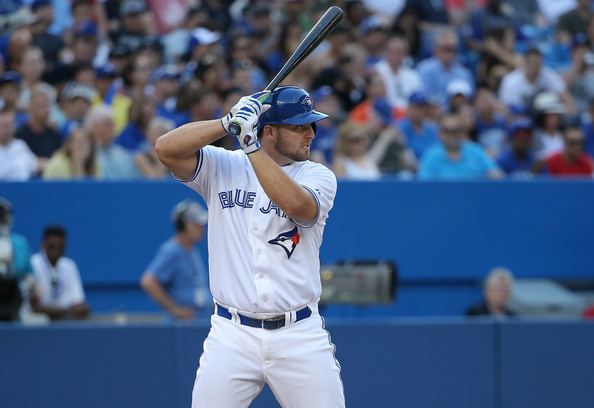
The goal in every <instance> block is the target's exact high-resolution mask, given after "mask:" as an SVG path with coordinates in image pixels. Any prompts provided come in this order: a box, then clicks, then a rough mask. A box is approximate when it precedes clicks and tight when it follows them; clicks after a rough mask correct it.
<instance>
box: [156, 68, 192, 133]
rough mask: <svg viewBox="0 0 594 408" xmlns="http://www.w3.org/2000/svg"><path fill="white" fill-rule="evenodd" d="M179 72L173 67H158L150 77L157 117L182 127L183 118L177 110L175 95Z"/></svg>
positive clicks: (177, 87) (178, 85) (178, 82)
mask: <svg viewBox="0 0 594 408" xmlns="http://www.w3.org/2000/svg"><path fill="white" fill-rule="evenodd" d="M180 76H181V75H180V72H179V70H178V69H177V67H176V66H175V65H164V66H161V67H159V68H158V69H157V70H156V71H155V72H153V75H152V83H153V92H152V96H153V99H154V101H155V109H156V114H157V116H161V117H163V118H167V119H170V120H172V121H173V122H174V123H175V124H176V126H179V125H182V124H183V121H184V118H183V117H182V116H183V115H182V113H181V112H179V111H178V110H177V95H178V94H179V88H180Z"/></svg>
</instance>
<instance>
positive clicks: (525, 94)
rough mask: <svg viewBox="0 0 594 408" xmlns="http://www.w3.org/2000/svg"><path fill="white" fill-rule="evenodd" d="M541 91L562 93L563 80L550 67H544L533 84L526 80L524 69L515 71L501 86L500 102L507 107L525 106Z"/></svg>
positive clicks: (563, 89)
mask: <svg viewBox="0 0 594 408" xmlns="http://www.w3.org/2000/svg"><path fill="white" fill-rule="evenodd" d="M539 91H551V92H555V93H561V92H563V91H565V82H563V78H561V76H560V75H559V74H557V73H556V72H555V71H553V70H552V69H550V68H548V67H542V68H541V70H540V74H539V75H538V78H536V82H534V83H531V82H528V79H526V75H525V74H524V71H523V70H522V69H519V68H518V69H515V70H513V71H512V72H510V73H509V74H507V75H505V76H504V77H503V79H502V80H501V85H500V86H499V100H500V101H501V102H503V103H504V104H506V105H507V106H510V105H516V106H525V105H526V103H527V102H528V101H529V100H530V98H531V97H532V96H534V95H535V94H536V93H537V92H539Z"/></svg>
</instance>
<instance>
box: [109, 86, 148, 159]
mask: <svg viewBox="0 0 594 408" xmlns="http://www.w3.org/2000/svg"><path fill="white" fill-rule="evenodd" d="M154 117H155V100H154V98H153V97H152V96H150V95H146V94H140V95H137V96H136V97H135V98H134V99H133V100H132V104H131V105H130V110H129V112H128V124H127V125H126V127H124V130H122V133H120V134H119V136H118V137H117V138H116V139H115V143H116V144H118V145H120V146H122V147H124V148H125V149H126V150H128V151H129V152H130V153H131V154H134V153H135V152H137V151H139V150H141V149H144V148H145V146H146V144H147V140H146V129H147V127H148V124H149V123H150V121H151V120H152V119H153V118H154Z"/></svg>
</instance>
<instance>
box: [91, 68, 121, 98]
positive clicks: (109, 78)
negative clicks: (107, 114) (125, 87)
mask: <svg viewBox="0 0 594 408" xmlns="http://www.w3.org/2000/svg"><path fill="white" fill-rule="evenodd" d="M119 82H120V79H119V78H118V72H117V71H116V69H115V66H114V65H113V64H111V63H109V62H108V63H107V64H105V65H103V66H101V67H99V68H97V69H96V70H95V87H96V88H97V93H96V95H95V98H94V100H93V104H94V105H96V104H100V103H104V104H106V105H111V102H112V99H113V97H114V95H115V94H116V92H117V90H118V87H119V86H120V83H119Z"/></svg>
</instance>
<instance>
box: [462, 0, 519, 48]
mask: <svg viewBox="0 0 594 408" xmlns="http://www.w3.org/2000/svg"><path fill="white" fill-rule="evenodd" d="M512 13H513V9H512V8H511V7H509V6H508V5H507V4H505V3H504V2H503V1H501V0H486V1H485V6H484V7H482V8H477V9H475V10H474V11H472V14H471V15H470V21H469V24H470V27H471V29H472V38H473V39H474V40H476V41H479V42H480V41H483V40H484V39H485V37H487V34H486V33H488V32H489V31H491V30H493V29H497V28H504V27H513V17H512Z"/></svg>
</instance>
